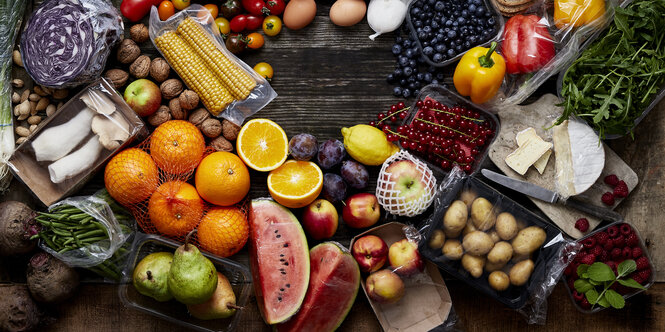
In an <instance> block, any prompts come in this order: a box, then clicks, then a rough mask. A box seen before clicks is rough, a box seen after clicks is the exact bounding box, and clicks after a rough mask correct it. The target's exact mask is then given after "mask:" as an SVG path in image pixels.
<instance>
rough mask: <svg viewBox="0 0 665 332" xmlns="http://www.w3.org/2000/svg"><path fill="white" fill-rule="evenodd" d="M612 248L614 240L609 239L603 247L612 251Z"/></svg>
mask: <svg viewBox="0 0 665 332" xmlns="http://www.w3.org/2000/svg"><path fill="white" fill-rule="evenodd" d="M612 248H614V242H612V241H611V240H607V243H605V244H604V245H603V249H605V251H610V250H612Z"/></svg>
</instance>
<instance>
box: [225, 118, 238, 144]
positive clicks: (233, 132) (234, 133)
mask: <svg viewBox="0 0 665 332" xmlns="http://www.w3.org/2000/svg"><path fill="white" fill-rule="evenodd" d="M239 132H240V126H238V125H237V124H235V123H233V122H231V121H229V120H226V119H224V121H222V134H223V135H224V138H226V139H227V140H229V141H235V140H236V138H238V133H239Z"/></svg>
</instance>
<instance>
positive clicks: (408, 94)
mask: <svg viewBox="0 0 665 332" xmlns="http://www.w3.org/2000/svg"><path fill="white" fill-rule="evenodd" d="M402 97H404V98H409V97H411V90H409V89H404V90H402Z"/></svg>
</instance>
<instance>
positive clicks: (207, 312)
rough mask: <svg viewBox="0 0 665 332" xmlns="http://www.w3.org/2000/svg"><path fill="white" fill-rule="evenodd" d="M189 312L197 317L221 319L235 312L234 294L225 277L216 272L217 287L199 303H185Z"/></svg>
mask: <svg viewBox="0 0 665 332" xmlns="http://www.w3.org/2000/svg"><path fill="white" fill-rule="evenodd" d="M187 309H188V310H189V313H190V314H191V315H192V316H194V317H196V318H198V319H221V318H228V317H231V316H232V315H233V314H235V313H236V309H240V307H238V306H236V295H235V294H234V293H233V288H231V284H230V283H229V280H228V279H226V277H225V276H224V275H223V274H221V273H219V272H217V289H215V293H213V294H212V297H211V298H210V299H208V301H205V302H203V303H201V304H190V305H187Z"/></svg>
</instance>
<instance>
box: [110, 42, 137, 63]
mask: <svg viewBox="0 0 665 332" xmlns="http://www.w3.org/2000/svg"><path fill="white" fill-rule="evenodd" d="M139 55H141V49H140V48H139V46H138V45H136V43H135V42H134V41H133V40H131V39H123V40H122V43H120V47H119V48H118V53H117V54H116V57H117V58H118V61H119V62H120V63H123V64H129V63H132V62H134V60H136V58H138V57H139Z"/></svg>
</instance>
